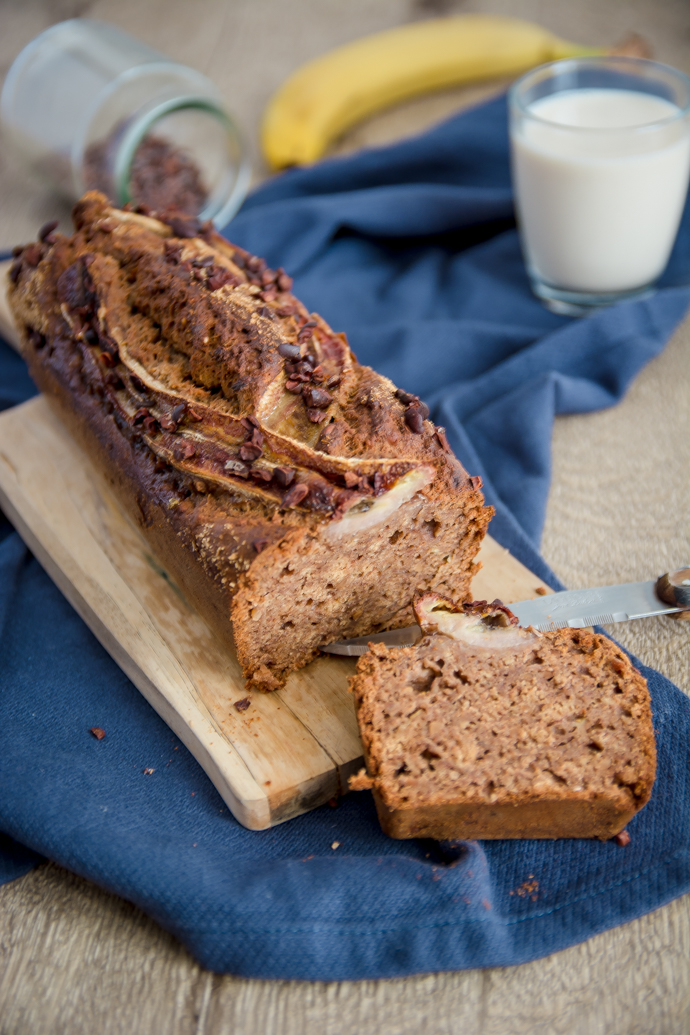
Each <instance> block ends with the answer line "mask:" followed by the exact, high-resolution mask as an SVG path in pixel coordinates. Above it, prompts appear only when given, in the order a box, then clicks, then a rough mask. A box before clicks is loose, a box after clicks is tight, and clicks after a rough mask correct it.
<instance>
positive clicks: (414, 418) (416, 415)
mask: <svg viewBox="0 0 690 1035" xmlns="http://www.w3.org/2000/svg"><path fill="white" fill-rule="evenodd" d="M405 423H406V424H407V426H408V428H409V429H410V431H412V432H414V434H415V435H421V434H422V431H423V430H424V418H423V417H422V411H421V410H420V409H419V408H418V407H417V406H408V407H407V409H406V410H405Z"/></svg>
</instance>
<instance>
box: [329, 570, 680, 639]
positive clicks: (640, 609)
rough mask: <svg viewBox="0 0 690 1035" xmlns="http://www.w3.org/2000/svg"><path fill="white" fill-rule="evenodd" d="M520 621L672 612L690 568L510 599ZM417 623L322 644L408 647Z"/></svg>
mask: <svg viewBox="0 0 690 1035" xmlns="http://www.w3.org/2000/svg"><path fill="white" fill-rule="evenodd" d="M508 606H509V607H510V610H511V611H512V612H513V614H515V615H517V617H518V620H519V622H520V625H521V626H523V627H526V626H528V625H531V626H533V627H534V628H535V629H539V631H540V632H550V631H552V630H554V629H565V628H570V629H583V628H586V627H587V626H590V625H609V624H611V623H613V622H629V621H632V619H633V618H650V617H652V616H654V615H672V614H678V612H680V611H688V609H690V567H687V568H678V569H677V570H676V571H671V572H668V574H666V575H662V576H661V577H660V578H658V579H657V580H656V581H651V582H624V583H623V584H622V585H620V586H596V587H594V588H593V589H566V590H563V591H562V592H561V593H549V594H548V595H547V596H543V597H536V598H535V599H534V600H519V601H518V602H517V603H515V604H509V605H508ZM421 636H422V630H421V629H420V628H419V626H418V625H409V626H407V627H406V628H404V629H392V630H390V631H389V632H380V633H370V634H369V635H368V636H357V637H355V638H354V639H352V640H339V641H338V642H336V643H327V644H325V645H324V646H322V647H321V650H322V651H324V652H325V653H326V654H346V655H350V656H354V655H359V654H365V653H366V651H367V645H368V644H369V643H383V644H385V645H386V647H412V646H413V645H414V644H415V643H416V642H417V640H419V639H421Z"/></svg>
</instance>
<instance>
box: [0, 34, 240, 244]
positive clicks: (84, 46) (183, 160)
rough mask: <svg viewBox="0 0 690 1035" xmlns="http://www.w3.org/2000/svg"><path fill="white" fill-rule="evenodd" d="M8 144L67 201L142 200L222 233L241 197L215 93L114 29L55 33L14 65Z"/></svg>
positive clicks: (233, 141)
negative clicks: (91, 193)
mask: <svg viewBox="0 0 690 1035" xmlns="http://www.w3.org/2000/svg"><path fill="white" fill-rule="evenodd" d="M0 114H1V115H2V120H3V123H4V127H5V130H6V132H7V131H9V134H10V135H11V137H12V138H13V141H14V143H15V145H16V146H17V147H18V149H19V150H21V151H22V152H23V154H24V156H25V158H26V159H27V161H28V162H29V163H30V165H31V166H32V167H33V169H34V170H36V171H38V172H39V174H41V175H42V177H43V178H44V179H47V180H48V181H49V182H50V183H51V184H52V185H53V186H54V187H57V188H58V190H59V191H60V192H61V193H62V194H64V195H67V196H68V197H70V198H78V197H80V196H81V195H82V194H83V193H84V191H85V190H87V189H89V188H90V187H96V188H98V189H100V190H103V191H104V192H105V193H106V194H107V195H108V196H109V197H110V198H111V199H112V200H113V201H114V202H115V203H116V204H118V205H123V204H125V203H126V202H128V201H134V202H138V201H141V200H145V198H144V195H146V197H147V198H152V199H153V202H154V203H150V204H149V203H148V202H147V204H149V207H150V208H153V209H161V208H165V207H167V206H166V204H165V202H166V201H170V199H171V198H172V199H173V200H172V201H170V203H171V204H174V205H175V206H176V207H179V208H182V209H183V210H185V211H187V212H189V214H190V215H195V216H198V217H199V218H201V219H212V220H213V221H214V222H215V223H216V225H218V226H223V225H224V224H225V223H227V222H228V221H229V219H230V218H231V217H232V216H233V215H234V213H235V212H236V211H237V209H238V208H239V206H240V205H241V204H242V201H243V199H244V197H245V195H246V193H247V189H248V186H249V180H250V168H249V164H248V162H247V160H246V158H245V157H244V154H243V147H242V141H241V139H240V135H239V132H238V130H237V128H236V126H235V124H234V123H233V121H232V119H231V117H230V115H229V114H228V112H227V111H226V109H225V107H224V105H223V103H222V100H221V98H220V95H219V93H218V91H217V89H216V87H215V86H214V85H213V83H212V82H211V81H210V80H209V79H207V78H206V76H204V75H202V74H201V73H200V72H197V71H195V70H194V69H192V68H187V67H186V66H184V65H180V64H178V63H177V62H175V61H170V60H169V59H168V58H166V57H165V56H164V55H163V54H159V53H158V52H157V51H155V50H152V49H151V48H150V47H148V46H146V45H145V44H143V43H141V42H139V40H136V39H134V38H133V37H131V36H128V35H127V34H126V33H124V32H121V31H120V30H119V29H116V28H115V27H114V26H112V25H108V24H106V23H105V22H99V21H95V20H93V19H89V18H73V19H70V20H69V21H65V22H60V23H59V24H57V25H53V26H52V27H51V28H50V29H47V30H46V31H45V32H43V33H41V35H40V36H37V37H36V39H34V40H32V42H31V43H29V44H28V46H26V47H25V48H24V50H23V51H22V52H21V53H20V54H19V56H18V57H17V58H16V59H15V61H14V63H13V64H12V67H11V68H10V71H9V73H8V75H7V79H6V80H5V84H4V87H3V90H2V96H1V98H0Z"/></svg>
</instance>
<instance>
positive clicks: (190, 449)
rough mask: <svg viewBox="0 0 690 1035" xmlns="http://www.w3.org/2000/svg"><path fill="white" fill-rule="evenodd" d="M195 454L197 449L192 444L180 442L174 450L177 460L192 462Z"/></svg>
mask: <svg viewBox="0 0 690 1035" xmlns="http://www.w3.org/2000/svg"><path fill="white" fill-rule="evenodd" d="M195 453H196V447H195V446H194V445H193V444H192V443H191V442H179V443H178V444H177V445H176V446H175V448H174V449H173V456H174V457H175V459H176V460H191V458H192V457H193V456H194V454H195Z"/></svg>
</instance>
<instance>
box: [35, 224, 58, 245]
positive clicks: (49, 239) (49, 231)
mask: <svg viewBox="0 0 690 1035" xmlns="http://www.w3.org/2000/svg"><path fill="white" fill-rule="evenodd" d="M59 222H60V221H59V219H51V221H50V222H49V223H44V224H43V226H42V227H41V229H40V230H39V231H38V239H39V241H45V243H46V244H54V243H55V234H54V233H53V230H57V228H58V224H59Z"/></svg>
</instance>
